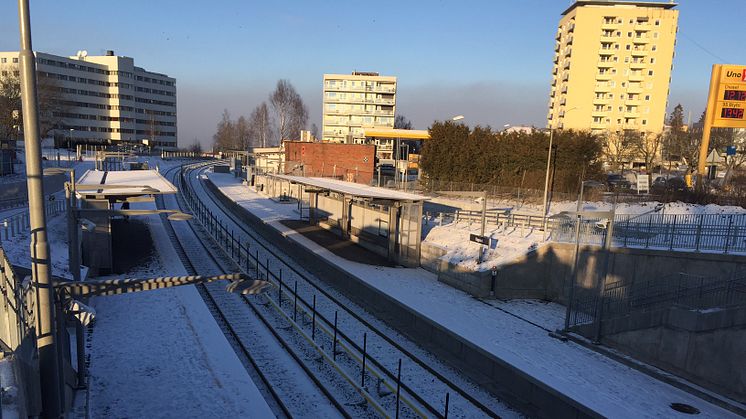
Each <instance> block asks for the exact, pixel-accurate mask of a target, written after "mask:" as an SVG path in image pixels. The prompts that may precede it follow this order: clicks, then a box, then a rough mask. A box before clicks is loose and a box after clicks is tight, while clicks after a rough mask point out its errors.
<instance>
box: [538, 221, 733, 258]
mask: <svg viewBox="0 0 746 419" xmlns="http://www.w3.org/2000/svg"><path fill="white" fill-rule="evenodd" d="M550 226H551V227H552V229H553V231H552V236H551V237H552V240H554V241H558V242H566V243H573V242H574V241H575V229H576V226H577V223H576V220H574V219H572V218H569V217H568V218H565V219H560V220H557V221H556V222H554V223H551V224H550ZM605 234H606V233H605V226H604V222H603V220H601V219H585V218H584V219H583V220H582V221H581V223H580V243H581V244H595V245H601V244H603V240H604V237H605ZM612 246H614V247H634V248H643V249H659V250H682V251H694V252H700V251H706V252H714V253H746V214H645V215H627V214H622V215H616V216H615V217H614V231H613V240H612Z"/></svg>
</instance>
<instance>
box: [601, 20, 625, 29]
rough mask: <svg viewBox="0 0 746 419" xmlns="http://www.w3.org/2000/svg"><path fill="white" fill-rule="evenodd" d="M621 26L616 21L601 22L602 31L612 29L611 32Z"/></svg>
mask: <svg viewBox="0 0 746 419" xmlns="http://www.w3.org/2000/svg"><path fill="white" fill-rule="evenodd" d="M619 25H621V24H620V23H618V22H616V21H614V22H610V21H603V22H601V29H603V30H607V29H610V30H611V29H618V28H619Z"/></svg>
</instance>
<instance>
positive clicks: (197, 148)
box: [188, 138, 202, 153]
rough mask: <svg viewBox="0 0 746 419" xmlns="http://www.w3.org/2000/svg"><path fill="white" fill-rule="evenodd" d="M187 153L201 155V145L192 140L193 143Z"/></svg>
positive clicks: (196, 140) (197, 141)
mask: <svg viewBox="0 0 746 419" xmlns="http://www.w3.org/2000/svg"><path fill="white" fill-rule="evenodd" d="M188 151H191V152H193V153H201V152H202V144H200V142H199V140H198V139H196V138H195V139H194V142H193V143H192V145H190V146H189V149H188Z"/></svg>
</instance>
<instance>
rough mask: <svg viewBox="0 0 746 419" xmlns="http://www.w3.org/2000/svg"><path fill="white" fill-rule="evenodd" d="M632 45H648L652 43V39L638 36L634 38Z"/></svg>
mask: <svg viewBox="0 0 746 419" xmlns="http://www.w3.org/2000/svg"><path fill="white" fill-rule="evenodd" d="M632 43H634V44H648V43H650V38H648V37H647V36H636V37H634V38H632Z"/></svg>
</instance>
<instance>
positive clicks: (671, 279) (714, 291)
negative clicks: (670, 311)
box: [603, 269, 746, 317]
mask: <svg viewBox="0 0 746 419" xmlns="http://www.w3.org/2000/svg"><path fill="white" fill-rule="evenodd" d="M604 300H605V301H604V311H603V312H604V317H619V316H622V315H625V314H627V313H630V312H632V311H639V310H651V309H656V308H665V307H670V306H674V305H676V306H680V307H685V308H688V309H694V310H706V309H711V308H726V307H729V306H733V305H737V304H744V303H746V269H742V270H740V271H739V272H737V273H736V274H734V275H732V276H730V277H726V278H723V277H714V276H710V277H707V276H699V275H690V274H686V273H682V272H677V273H674V274H671V275H668V276H665V277H663V278H660V279H655V280H650V281H642V282H633V283H624V282H622V281H620V282H617V283H613V284H609V285H608V286H607V287H606V289H605V292H604Z"/></svg>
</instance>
